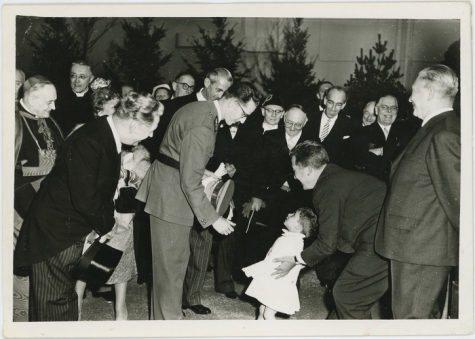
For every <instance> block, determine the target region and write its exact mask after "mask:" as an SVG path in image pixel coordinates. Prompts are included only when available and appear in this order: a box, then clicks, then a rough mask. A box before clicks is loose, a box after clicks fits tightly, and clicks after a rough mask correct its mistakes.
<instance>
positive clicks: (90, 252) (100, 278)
mask: <svg viewBox="0 0 475 339" xmlns="http://www.w3.org/2000/svg"><path fill="white" fill-rule="evenodd" d="M99 240H100V238H97V239H96V240H94V242H93V243H92V245H91V246H90V247H89V248H88V249H87V250H86V252H84V254H83V255H82V256H81V258H79V260H78V262H77V263H76V265H74V268H73V274H72V278H73V279H74V280H82V281H84V282H87V283H91V284H95V285H104V284H105V283H106V282H107V281H108V280H109V278H110V277H111V276H112V274H113V273H114V271H115V268H116V267H117V265H118V264H119V261H120V259H121V258H122V254H123V252H122V251H120V250H118V249H115V248H113V247H110V246H109V245H107V244H106V243H101V242H100V241H99Z"/></svg>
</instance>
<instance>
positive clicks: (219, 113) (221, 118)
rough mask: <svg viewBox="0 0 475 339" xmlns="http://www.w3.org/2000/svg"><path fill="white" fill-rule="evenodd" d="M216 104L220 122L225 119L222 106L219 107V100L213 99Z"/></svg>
mask: <svg viewBox="0 0 475 339" xmlns="http://www.w3.org/2000/svg"><path fill="white" fill-rule="evenodd" d="M213 103H214V105H215V106H216V110H217V111H218V122H220V121H221V120H223V117H222V113H221V108H220V107H219V103H218V100H214V101H213Z"/></svg>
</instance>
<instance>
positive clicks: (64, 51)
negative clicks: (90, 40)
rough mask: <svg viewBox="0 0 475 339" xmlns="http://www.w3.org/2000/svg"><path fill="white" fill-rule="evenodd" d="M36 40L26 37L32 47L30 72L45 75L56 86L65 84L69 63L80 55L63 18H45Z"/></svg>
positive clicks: (69, 28) (67, 80)
mask: <svg viewBox="0 0 475 339" xmlns="http://www.w3.org/2000/svg"><path fill="white" fill-rule="evenodd" d="M35 38H36V40H37V42H35V41H33V40H31V39H28V42H29V44H30V46H31V47H32V52H33V55H32V61H31V65H30V67H31V69H30V74H32V75H35V74H40V75H43V76H45V77H47V78H48V79H49V80H50V81H51V82H53V83H54V84H55V85H56V86H60V87H62V86H67V84H68V83H69V76H68V75H69V69H70V67H71V63H72V62H74V61H76V60H77V59H78V55H80V50H79V44H78V41H77V39H76V37H75V35H74V32H73V31H72V29H71V27H70V25H69V24H68V23H67V21H66V19H65V18H45V19H44V24H42V25H41V31H40V32H36V33H35Z"/></svg>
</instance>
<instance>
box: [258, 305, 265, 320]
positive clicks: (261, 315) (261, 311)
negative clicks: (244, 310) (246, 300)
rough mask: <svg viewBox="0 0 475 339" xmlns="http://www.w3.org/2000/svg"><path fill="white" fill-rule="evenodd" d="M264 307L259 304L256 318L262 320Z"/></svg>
mask: <svg viewBox="0 0 475 339" xmlns="http://www.w3.org/2000/svg"><path fill="white" fill-rule="evenodd" d="M265 309H266V307H265V305H262V304H261V306H259V315H258V316H257V320H264V310H265Z"/></svg>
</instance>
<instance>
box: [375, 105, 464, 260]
mask: <svg viewBox="0 0 475 339" xmlns="http://www.w3.org/2000/svg"><path fill="white" fill-rule="evenodd" d="M459 224H460V119H459V118H457V117H456V115H455V113H454V111H449V112H445V113H442V114H440V115H437V116H435V117H434V118H432V119H430V120H429V121H428V122H427V123H426V124H425V125H424V126H423V127H421V129H420V130H419V131H418V132H417V134H416V135H415V136H414V138H413V139H412V140H411V141H410V143H409V144H408V145H407V147H406V149H405V150H403V151H402V153H401V154H400V155H399V157H398V158H397V159H396V160H395V162H394V164H393V166H392V168H391V179H390V191H389V194H388V196H387V198H386V202H385V205H384V208H383V210H382V213H381V219H380V221H379V226H378V232H377V235H376V251H377V252H378V253H379V254H381V255H383V256H385V257H387V258H389V259H393V260H397V261H400V262H405V263H412V264H418V265H431V266H456V265H458V257H459V256H458V254H459Z"/></svg>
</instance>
